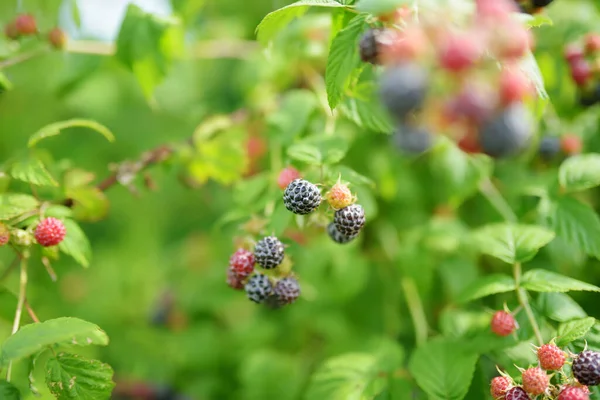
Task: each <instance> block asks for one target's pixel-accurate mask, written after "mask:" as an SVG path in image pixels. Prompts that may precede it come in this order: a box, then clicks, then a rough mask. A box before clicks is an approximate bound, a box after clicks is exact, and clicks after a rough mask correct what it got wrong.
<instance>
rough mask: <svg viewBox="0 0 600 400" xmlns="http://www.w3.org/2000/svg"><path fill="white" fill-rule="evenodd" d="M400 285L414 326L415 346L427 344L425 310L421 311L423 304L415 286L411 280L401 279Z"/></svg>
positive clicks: (427, 326) (427, 329) (427, 327)
mask: <svg viewBox="0 0 600 400" xmlns="http://www.w3.org/2000/svg"><path fill="white" fill-rule="evenodd" d="M401 284H402V289H403V292H404V297H405V298H406V303H407V305H408V312H409V313H410V317H411V319H412V321H413V325H414V326H415V337H416V342H417V346H421V345H422V344H424V343H425V342H427V333H428V331H429V325H428V323H427V317H426V316H425V310H424V309H423V302H422V301H421V297H420V296H419V291H418V290H417V285H416V284H415V281H414V280H413V279H412V278H408V277H404V278H402V283H401Z"/></svg>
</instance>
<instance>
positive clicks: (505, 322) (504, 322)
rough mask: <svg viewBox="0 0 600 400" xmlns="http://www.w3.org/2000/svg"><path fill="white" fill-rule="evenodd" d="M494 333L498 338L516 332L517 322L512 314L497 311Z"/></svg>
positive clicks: (493, 327) (492, 325)
mask: <svg viewBox="0 0 600 400" xmlns="http://www.w3.org/2000/svg"><path fill="white" fill-rule="evenodd" d="M491 327H492V332H494V333H495V334H496V335H498V336H508V335H510V334H511V333H513V332H514V330H515V329H516V327H517V322H516V321H515V318H514V317H513V316H512V314H510V313H508V312H506V311H496V313H495V314H494V316H493V317H492V323H491Z"/></svg>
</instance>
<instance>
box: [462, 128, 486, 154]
mask: <svg viewBox="0 0 600 400" xmlns="http://www.w3.org/2000/svg"><path fill="white" fill-rule="evenodd" d="M458 148H459V149H461V150H462V151H464V152H465V153H467V154H477V153H481V145H480V144H479V137H478V136H477V132H476V131H473V132H471V133H467V134H466V135H465V136H463V137H462V138H461V139H460V140H459V141H458Z"/></svg>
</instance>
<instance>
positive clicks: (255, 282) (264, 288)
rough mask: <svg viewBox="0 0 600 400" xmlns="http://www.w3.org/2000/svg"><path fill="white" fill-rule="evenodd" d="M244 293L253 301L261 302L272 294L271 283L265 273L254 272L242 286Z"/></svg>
mask: <svg viewBox="0 0 600 400" xmlns="http://www.w3.org/2000/svg"><path fill="white" fill-rule="evenodd" d="M244 290H245V291H246V295H247V296H248V298H249V299H250V300H252V301H253V302H255V303H262V302H264V301H265V300H267V299H268V298H269V296H271V294H273V285H271V281H269V278H268V277H267V276H266V275H263V274H256V275H253V276H252V277H251V278H250V279H248V283H246V285H245V286H244Z"/></svg>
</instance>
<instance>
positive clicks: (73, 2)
mask: <svg viewBox="0 0 600 400" xmlns="http://www.w3.org/2000/svg"><path fill="white" fill-rule="evenodd" d="M69 8H70V9H71V17H73V22H75V25H76V26H77V27H78V28H80V27H81V15H79V5H78V4H77V0H70V1H69Z"/></svg>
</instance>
